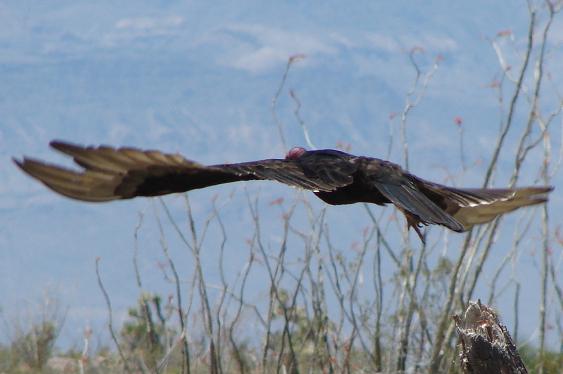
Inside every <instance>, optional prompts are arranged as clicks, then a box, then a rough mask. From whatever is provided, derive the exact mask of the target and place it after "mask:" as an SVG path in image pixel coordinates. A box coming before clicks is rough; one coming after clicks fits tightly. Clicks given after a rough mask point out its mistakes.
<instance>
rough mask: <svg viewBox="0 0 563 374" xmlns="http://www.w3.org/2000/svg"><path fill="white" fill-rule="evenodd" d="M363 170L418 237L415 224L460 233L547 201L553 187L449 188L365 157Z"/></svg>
mask: <svg viewBox="0 0 563 374" xmlns="http://www.w3.org/2000/svg"><path fill="white" fill-rule="evenodd" d="M365 160H367V162H364V164H363V165H364V170H366V172H367V175H368V176H369V178H370V180H371V181H372V182H373V183H374V185H375V186H376V187H377V189H378V190H379V191H380V192H381V193H382V194H383V196H385V197H386V198H387V199H388V200H389V201H390V202H391V203H393V204H394V205H395V206H396V207H397V209H399V210H400V211H401V212H403V213H404V215H405V217H406V219H407V224H408V226H409V227H413V228H414V229H415V231H416V232H417V234H418V235H419V236H420V238H421V239H422V234H421V232H420V230H419V226H420V225H421V224H422V225H428V224H435V225H442V226H445V227H447V228H449V229H450V230H453V231H456V232H464V231H466V230H468V229H470V228H471V227H473V225H477V224H482V223H487V222H490V221H492V220H493V219H494V218H496V217H497V216H498V215H500V214H503V213H507V212H511V211H513V210H515V209H518V208H520V207H523V206H528V205H535V204H540V203H544V202H546V201H547V197H546V194H547V193H548V192H550V191H552V190H553V187H550V186H546V187H523V188H510V189H484V188H467V189H461V188H452V187H447V186H443V185H441V184H438V183H433V182H429V181H426V180H424V179H422V178H419V177H417V176H415V175H413V174H410V173H409V172H407V171H404V170H403V169H402V168H401V167H400V166H399V165H396V164H393V163H391V162H388V161H383V160H378V159H368V158H365Z"/></svg>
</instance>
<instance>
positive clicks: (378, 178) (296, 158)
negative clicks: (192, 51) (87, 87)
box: [14, 140, 553, 240]
mask: <svg viewBox="0 0 563 374" xmlns="http://www.w3.org/2000/svg"><path fill="white" fill-rule="evenodd" d="M50 145H51V147H53V148H55V149H56V150H58V151H60V152H62V153H65V154H67V155H69V156H71V157H73V158H74V162H76V163H77V164H78V165H79V166H81V167H83V168H84V170H83V171H80V172H76V171H72V170H69V169H66V168H62V167H59V166H56V165H51V164H47V163H45V162H43V161H40V160H36V159H33V158H29V157H24V158H23V160H21V161H20V160H16V159H14V162H15V163H16V164H17V165H18V166H19V167H20V168H21V169H22V170H23V171H24V172H26V173H27V174H29V175H30V176H32V177H33V178H35V179H37V180H39V181H40V182H42V183H43V184H45V185H46V186H47V187H49V188H50V189H52V190H53V191H55V192H57V193H59V194H61V195H64V196H67V197H70V198H72V199H76V200H82V201H90V202H104V201H112V200H120V199H132V198H134V197H137V196H160V195H166V194H171V193H177V192H186V191H191V190H195V189H198V188H205V187H209V186H214V185H218V184H223V183H230V182H238V181H250V180H272V181H277V182H281V183H284V184H287V185H290V186H293V187H299V188H303V189H306V190H310V191H313V193H314V194H315V195H317V197H319V198H320V199H321V200H323V201H324V202H326V203H328V204H331V205H342V204H354V203H373V204H377V205H385V204H393V205H395V207H396V208H397V209H398V210H399V211H401V212H402V213H403V214H404V215H405V217H406V220H407V227H408V228H410V227H412V228H413V229H414V230H415V231H416V233H417V234H418V236H419V237H420V239H421V240H423V236H422V233H421V232H420V227H422V226H423V225H424V226H426V225H441V226H444V227H447V228H448V229H450V230H453V231H455V232H464V231H466V230H468V229H470V228H471V227H473V225H478V224H483V223H487V222H489V221H491V220H493V219H494V218H495V217H497V216H498V215H499V214H503V213H507V212H510V211H513V210H515V209H518V208H520V207H523V206H527V205H535V204H540V203H544V202H546V201H547V193H549V192H550V191H551V190H553V187H550V186H544V187H521V188H506V189H486V188H452V187H447V186H444V185H441V184H438V183H433V182H429V181H426V180H424V179H422V178H419V177H417V176H415V175H413V174H411V173H409V172H408V171H406V170H403V168H401V166H399V165H397V164H394V163H392V162H389V161H384V160H380V159H377V158H371V157H362V156H353V155H351V154H348V153H345V152H341V151H336V150H331V149H326V150H316V151H307V150H305V149H304V148H301V147H295V148H292V149H291V150H290V151H289V152H288V153H287V155H286V157H285V159H269V160H260V161H251V162H243V163H238V164H221V165H211V166H205V165H202V164H200V163H198V162H195V161H190V160H187V159H185V158H184V157H182V156H181V155H179V154H165V153H162V152H159V151H153V150H150V151H141V150H138V149H135V148H118V149H116V148H112V147H108V146H100V147H91V146H90V147H83V146H79V145H74V144H70V143H67V142H63V141H57V140H55V141H52V142H51V143H50Z"/></svg>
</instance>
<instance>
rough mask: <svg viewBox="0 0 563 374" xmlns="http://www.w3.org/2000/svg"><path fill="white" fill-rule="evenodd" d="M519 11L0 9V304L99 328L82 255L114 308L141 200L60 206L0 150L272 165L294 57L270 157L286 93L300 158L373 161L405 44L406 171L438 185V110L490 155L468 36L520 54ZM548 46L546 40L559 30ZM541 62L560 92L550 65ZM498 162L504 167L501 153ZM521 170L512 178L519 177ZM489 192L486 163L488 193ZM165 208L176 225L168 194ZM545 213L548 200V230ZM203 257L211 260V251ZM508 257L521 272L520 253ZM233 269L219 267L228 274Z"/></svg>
mask: <svg viewBox="0 0 563 374" xmlns="http://www.w3.org/2000/svg"><path fill="white" fill-rule="evenodd" d="M528 17H529V15H528V11H527V6H526V2H524V1H474V2H471V3H467V2H452V1H431V2H421V1H382V2H373V1H356V2H353V3H350V2H340V1H333V2H297V1H274V2H263V1H237V2H230V1H217V2H214V4H213V5H208V4H207V3H205V2H180V1H166V0H163V1H157V2H152V1H121V2H118V4H117V5H116V4H115V2H112V1H98V2H95V3H92V2H87V1H56V2H55V1H48V2H39V1H18V2H8V1H0V113H2V115H1V116H0V153H1V155H2V157H1V159H0V194H1V197H2V198H1V199H0V253H1V256H2V261H0V282H1V283H0V284H1V287H0V295H1V297H0V299H1V300H2V305H3V306H4V308H5V309H6V310H9V309H10V308H11V307H12V306H13V305H14V303H16V302H21V301H22V300H23V301H30V300H34V299H36V298H40V297H41V292H42V290H44V289H45V287H47V286H48V285H50V287H51V288H52V289H53V290H55V291H56V292H58V293H59V295H62V297H63V299H64V301H65V302H68V303H70V312H69V318H68V323H67V326H68V327H67V330H65V332H64V333H63V336H64V337H65V338H66V339H67V341H68V340H72V339H75V338H78V337H79V336H80V331H82V330H83V329H84V328H85V327H86V326H87V325H88V324H92V325H94V326H96V328H99V329H102V328H103V326H104V323H105V318H106V308H105V304H104V301H103V299H102V296H101V293H100V291H99V289H98V287H97V284H96V278H95V274H94V261H95V259H96V258H97V257H100V258H101V262H100V264H101V269H102V273H103V275H104V280H105V283H106V286H107V288H108V292H109V293H110V296H111V297H112V300H113V301H114V307H115V309H116V310H117V311H118V313H121V314H123V312H124V310H125V308H126V307H128V306H132V305H133V304H134V303H135V300H136V299H137V297H138V291H137V288H136V285H135V282H134V275H133V270H132V265H131V257H132V253H133V234H134V229H135V226H136V225H137V223H138V220H139V218H138V217H139V216H138V212H141V211H144V210H147V209H148V212H149V213H147V217H148V216H150V215H151V213H150V212H151V211H152V207H151V203H150V201H148V200H146V199H138V200H134V201H128V202H117V203H111V204H101V205H95V204H84V203H78V202H75V201H70V200H67V199H64V198H61V197H59V196H57V195H55V194H53V193H51V192H50V191H49V190H47V189H46V188H44V187H43V186H41V185H40V184H38V183H36V182H34V181H33V180H31V179H30V178H28V177H26V176H25V175H23V174H22V173H21V172H20V171H19V170H17V168H15V166H14V165H13V164H12V162H11V160H10V158H11V157H12V156H17V157H20V155H22V154H26V155H31V156H34V157H39V158H46V159H48V160H50V161H53V162H67V161H68V160H64V158H62V157H61V156H59V155H57V154H55V153H54V152H53V151H52V150H50V149H49V148H48V143H49V141H50V140H51V139H55V138H58V139H65V140H69V141H72V142H75V143H80V144H102V143H103V144H109V145H114V146H122V145H127V146H134V147H139V148H157V149H161V150H163V151H166V152H181V153H182V154H183V155H184V156H186V157H187V158H191V159H195V160H197V161H200V162H202V163H205V164H212V163H223V162H238V161H247V160H253V159H260V158H272V157H283V155H284V150H283V147H282V144H281V142H280V138H279V134H278V130H277V128H276V125H275V122H274V119H273V116H272V112H271V106H270V105H271V100H272V98H273V97H274V94H275V93H276V91H277V89H278V86H279V83H280V80H281V77H282V75H283V72H284V68H285V65H286V63H287V61H288V58H289V57H290V56H292V55H295V54H304V55H306V58H305V59H302V60H300V61H299V62H298V63H296V64H295V65H293V66H292V67H291V70H290V72H289V74H288V79H287V82H286V84H285V86H284V88H283V90H282V92H281V95H280V97H279V100H278V103H277V107H276V108H277V114H278V116H279V119H280V121H281V122H282V124H283V125H284V131H285V139H286V141H287V145H288V147H291V146H296V145H300V146H307V144H306V142H305V138H304V136H303V133H302V131H301V129H300V127H299V124H298V121H297V119H296V118H295V116H294V111H295V109H296V103H295V101H294V100H292V99H291V97H290V95H289V90H290V89H293V90H294V92H295V94H296V95H297V97H298V98H299V100H300V102H301V104H302V107H301V109H300V115H301V117H302V119H303V121H304V122H305V123H306V125H307V126H308V130H309V134H310V136H311V140H312V143H313V144H314V145H315V146H316V147H317V148H333V147H335V146H336V144H337V143H338V142H343V143H344V144H350V145H351V146H352V148H351V152H352V153H355V154H363V155H367V156H374V157H381V158H386V157H387V156H388V155H387V152H388V144H389V127H390V125H389V123H390V122H389V117H390V115H392V114H393V113H396V112H398V111H401V110H402V109H403V107H404V103H405V94H406V93H407V91H408V90H409V89H410V88H411V86H412V83H413V81H414V77H415V72H414V69H413V67H412V66H411V64H410V62H409V59H408V55H407V53H406V51H410V50H411V49H412V48H420V49H421V50H423V52H419V53H416V54H415V57H416V61H417V62H418V63H419V65H420V68H421V70H422V72H423V73H424V74H425V73H426V72H428V71H430V70H431V69H432V66H433V64H434V61H435V59H436V58H437V57H438V56H441V57H442V59H441V60H440V66H439V68H438V70H437V71H436V73H435V75H434V76H433V77H432V78H431V80H430V84H429V86H428V89H427V92H426V94H425V96H424V98H423V100H422V102H421V104H420V106H419V107H417V108H415V109H414V110H413V111H412V112H411V114H410V115H409V126H410V127H409V133H408V140H409V142H410V152H411V153H410V155H411V158H410V161H409V169H410V171H412V172H413V173H416V174H417V175H420V176H422V177H424V178H427V179H432V180H435V181H437V182H443V181H445V180H446V179H447V177H448V176H447V174H446V172H445V171H444V168H443V167H445V168H447V169H448V170H451V171H453V172H454V174H455V173H458V172H459V170H460V160H459V157H458V155H459V145H458V144H459V143H458V138H459V132H458V128H457V127H456V125H455V122H454V117H460V118H462V119H463V124H464V128H465V129H466V132H465V137H466V138H465V139H466V143H465V145H466V151H467V159H468V161H469V162H475V161H477V160H478V159H479V158H487V157H490V152H491V149H492V147H493V146H494V140H495V136H496V133H497V130H498V123H499V110H498V104H497V98H496V97H495V94H494V92H493V91H492V90H491V89H490V88H489V87H487V86H489V85H490V84H491V83H492V82H493V80H494V79H495V77H497V78H498V76H499V73H500V72H501V69H500V66H499V61H498V59H497V57H496V55H495V52H494V50H493V48H492V46H491V44H490V43H488V42H487V41H484V40H483V38H482V37H494V36H495V35H496V34H497V33H498V32H500V31H503V30H512V31H513V36H514V43H515V44H516V45H517V46H519V47H520V48H523V46H524V43H525V38H526V32H527V30H526V28H527V23H528ZM552 35H563V28H562V24H561V22H558V23H556V24H555V25H554V28H553V32H552ZM499 43H500V46H501V47H502V48H504V49H505V50H506V51H507V64H509V65H510V64H512V65H514V66H519V62H518V61H519V60H518V56H517V55H516V54H515V53H510V52H509V51H510V48H509V44H510V38H504V39H502V40H500V41H499ZM557 53H559V54H560V52H557ZM552 61H561V56H559V57H557V56H556V57H554V58H553V60H552ZM552 68H553V69H554V70H553V79H554V81H555V83H556V84H558V85H559V87H562V86H563V75H561V74H558V73H560V70H561V66H559V68H558V69H557V66H552ZM545 100H546V105H549V104H550V103H552V102H551V101H550V99H549V97H547V98H546V99H545ZM518 114H522V113H518ZM524 120H525V118H523V119H522V120H521V122H522V123H524V122H523V121H524ZM392 126H393V128H394V130H393V131H394V132H393V136H394V138H393V142H392V143H393V147H392V148H391V154H390V155H389V158H390V159H391V160H393V161H395V162H397V163H403V161H404V160H403V155H402V149H401V148H400V142H399V140H400V139H399V127H398V119H395V120H394V121H393V125H392ZM556 132H557V133H554V137H560V135H561V134H560V129H557V130H556ZM511 136H512V135H509V139H508V140H509V142H511V143H509V144H514V142H515V139H514V138H511ZM557 146H560V144H557ZM556 151H558V150H554V152H556ZM502 157H503V159H502V162H506V163H509V162H511V161H512V159H511V156H510V152H508V153H507V154H506V155H505V154H503V155H502ZM538 160H539V158H538ZM67 165H70V164H69V163H68V162H67ZM442 166H443V167H442ZM484 171H485V170H484V168H482V167H481V168H480V167H478V166H476V167H475V168H473V169H471V171H470V172H469V173H468V175H467V176H466V178H465V180H464V181H463V182H462V183H463V185H465V186H469V185H471V180H472V178H473V180H476V181H477V184H480V183H481V180H482V176H483V174H484ZM509 172H510V170H508V171H506V173H509ZM535 177H536V175H532V174H530V175H527V176H525V178H526V179H525V180H522V181H521V184H527V183H532V182H533V181H534V178H535ZM560 180H561V178H560V177H559V176H558V177H557V178H556V179H555V181H554V183H555V184H556V185H557V182H558V181H560ZM506 181H507V174H504V173H503V172H502V170H501V171H500V172H499V175H498V185H502V184H505V183H506ZM233 187H235V186H226V187H218V188H216V189H213V190H212V191H201V192H197V193H194V194H191V196H192V201H193V204H194V206H193V209H194V213H195V215H196V217H197V218H198V219H200V220H202V219H205V217H207V215H208V214H209V213H210V209H211V208H210V200H211V199H212V197H213V196H214V195H216V194H218V195H219V200H221V199H223V200H225V199H226V198H227V197H228V196H229V194H230V192H231V191H232V190H233ZM236 188H237V189H236V193H235V199H234V200H237V199H238V200H240V202H237V201H233V202H232V204H231V205H230V206H229V207H227V208H226V209H225V212H224V214H225V220H226V221H227V222H229V221H228V220H229V219H230V220H231V221H230V222H231V224H232V225H234V224H241V225H242V224H244V223H245V222H246V223H249V224H250V221H249V218H248V216H245V214H244V213H242V212H243V211H244V209H245V203H244V189H243V187H242V186H237V187H236ZM251 188H260V194H261V197H262V200H263V201H265V202H267V201H269V200H271V199H274V198H276V197H279V196H287V197H288V198H291V196H293V192H292V191H291V190H290V189H289V190H288V189H287V188H284V186H273V185H271V184H263V185H261V186H260V187H251ZM167 202H169V203H170V205H171V206H172V208H173V209H174V212H175V214H177V215H178V216H182V212H183V200H182V199H180V198H178V197H170V198H168V199H167ZM561 204H562V201H561V199H560V197H559V195H558V194H557V190H556V193H555V194H554V196H553V199H552V203H551V206H552V207H553V212H554V213H553V216H554V217H555V219H554V220H555V221H559V220H558V216H557V209H558V208H560V207H561ZM355 209H360V210H355ZM387 209H391V208H387ZM330 212H336V211H332V210H330V209H329V213H330ZM358 212H361V208H353V207H346V208H343V210H342V211H339V216H338V219H339V220H341V221H342V224H341V225H340V227H341V228H342V230H343V231H342V232H343V233H346V239H342V240H343V242H345V243H347V244H345V245H349V243H350V242H352V241H353V240H351V239H350V240H348V239H349V237H350V236H354V235H360V234H361V232H362V230H363V227H364V226H365V225H367V224H368V221H367V220H366V217H365V215H362V214H360V213H358ZM331 214H335V213H331ZM147 219H148V218H147ZM148 220H149V222H150V223H146V226H144V227H146V230H145V231H144V232H143V234H142V237H143V238H144V239H146V242H143V243H142V245H141V248H140V250H141V251H142V256H141V257H140V258H141V259H140V264H141V268H142V271H143V275H144V276H145V277H146V278H145V279H147V283H148V287H150V286H151V285H154V288H155V289H156V290H161V292H162V293H167V292H170V291H168V289H167V288H166V287H167V286H166V285H165V284H164V282H163V281H162V279H161V278H162V277H161V275H160V273H159V271H158V269H157V266H156V264H157V263H158V262H159V261H162V253H161V252H158V251H157V250H156V249H154V246H157V244H158V231H157V229H156V227H155V223H154V222H152V221H150V219H148ZM241 235H244V234H241ZM234 240H235V243H236V240H237V238H236V236H235V237H234ZM241 240H242V239H241ZM206 255H207V256H209V260H210V261H212V259H213V256H214V255H213V252H212V251H211V253H208V254H206ZM500 257H502V255H500ZM523 261H524V262H526V261H529V262H530V266H531V267H532V270H531V272H532V273H533V272H534V271H535V270H533V265H532V260H531V259H527V258H524V259H523ZM238 265H239V262H238V260H237V259H235V258H233V263H232V270H233V271H236V268H237V266H238ZM534 274H536V273H534ZM530 292H534V291H530ZM526 331H527V332H528V333H529V334H531V333H532V332H533V329H527V330H526Z"/></svg>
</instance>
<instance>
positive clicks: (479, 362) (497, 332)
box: [454, 300, 528, 374]
mask: <svg viewBox="0 0 563 374" xmlns="http://www.w3.org/2000/svg"><path fill="white" fill-rule="evenodd" d="M454 320H455V324H456V327H457V333H458V335H459V337H460V340H461V353H460V356H461V367H462V370H463V373H465V374H499V373H501V374H526V373H528V371H527V370H526V367H525V366H524V363H523V362H522V360H521V359H520V356H519V355H518V351H517V350H516V346H515V345H514V342H513V341H512V338H511V336H510V334H509V333H508V330H507V329H506V327H505V326H504V325H503V324H501V323H500V320H499V319H498V317H497V315H496V314H495V313H494V312H493V311H492V310H491V309H490V308H488V307H487V306H486V305H484V304H482V303H481V300H478V301H477V302H473V301H470V302H469V307H468V308H467V310H466V311H465V314H464V316H463V318H460V317H459V316H457V315H455V316H454Z"/></svg>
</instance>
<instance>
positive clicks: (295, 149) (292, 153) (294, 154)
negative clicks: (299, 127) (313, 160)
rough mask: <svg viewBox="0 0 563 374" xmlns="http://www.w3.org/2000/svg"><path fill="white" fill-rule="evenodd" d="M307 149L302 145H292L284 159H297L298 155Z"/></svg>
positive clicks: (301, 154)
mask: <svg viewBox="0 0 563 374" xmlns="http://www.w3.org/2000/svg"><path fill="white" fill-rule="evenodd" d="M305 152H307V150H306V149H305V148H303V147H293V148H291V149H290V150H289V152H287V154H286V155H285V159H286V160H297V159H298V158H299V157H301V156H303V155H304V154H305Z"/></svg>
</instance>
